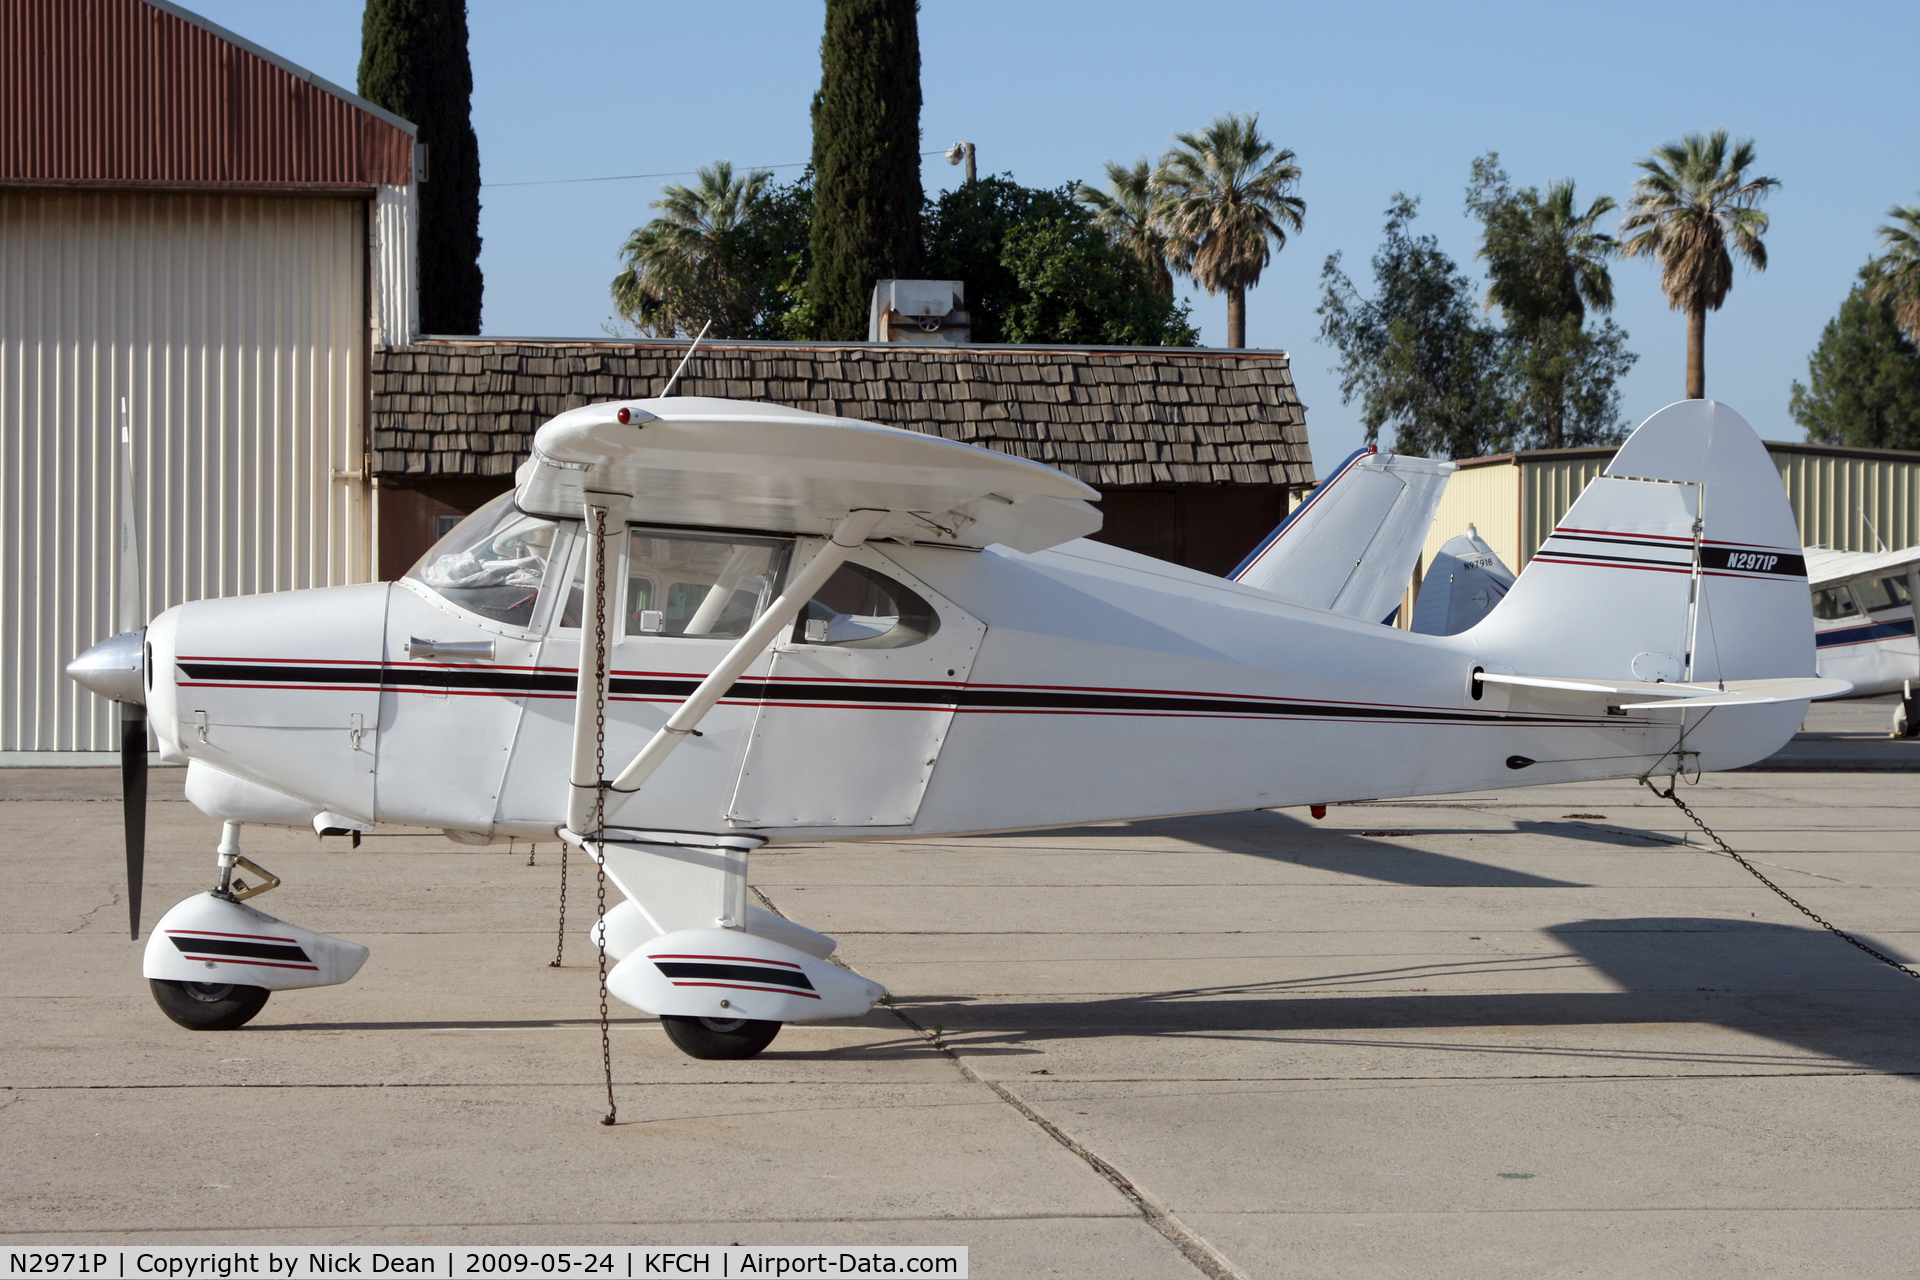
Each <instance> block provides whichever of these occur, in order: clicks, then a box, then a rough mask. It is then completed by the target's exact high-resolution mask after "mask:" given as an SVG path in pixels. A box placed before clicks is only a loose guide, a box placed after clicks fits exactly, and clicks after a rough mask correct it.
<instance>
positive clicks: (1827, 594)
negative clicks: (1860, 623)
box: [1813, 587, 1860, 622]
mask: <svg viewBox="0 0 1920 1280" xmlns="http://www.w3.org/2000/svg"><path fill="white" fill-rule="evenodd" d="M1859 613H1860V610H1859V608H1858V607H1857V606H1855V604H1854V603H1853V595H1852V593H1850V592H1849V591H1848V590H1847V589H1846V588H1845V587H1822V588H1821V589H1820V590H1818V591H1816V592H1814V593H1813V616H1814V617H1816V618H1818V619H1820V620H1821V621H1822V622H1829V621H1832V620H1833V619H1835V618H1853V617H1858V616H1859Z"/></svg>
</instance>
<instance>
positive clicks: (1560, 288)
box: [1467, 154, 1617, 449]
mask: <svg viewBox="0 0 1920 1280" xmlns="http://www.w3.org/2000/svg"><path fill="white" fill-rule="evenodd" d="M1473 167H1474V182H1473V185H1472V186H1471V187H1470V188H1469V189H1468V193H1467V207H1468V209H1470V210H1472V211H1473V212H1474V213H1475V214H1476V215H1478V216H1479V218H1480V221H1481V225H1482V227H1483V228H1484V232H1483V235H1482V238H1481V242H1480V253H1479V256H1480V257H1482V258H1485V259H1486V260H1487V272H1488V274H1489V275H1490V276H1491V277H1492V280H1493V283H1492V286H1491V287H1490V288H1489V289H1488V290H1487V306H1488V308H1493V307H1499V308H1500V309H1501V311H1502V312H1504V313H1505V314H1506V320H1507V333H1508V336H1509V337H1510V338H1511V339H1512V340H1513V341H1514V342H1515V343H1516V344H1517V345H1516V346H1515V347H1514V348H1513V354H1514V356H1515V357H1516V358H1515V361H1514V365H1513V372H1514V374H1515V375H1516V376H1515V378H1514V383H1515V385H1514V401H1513V407H1514V409H1515V411H1516V412H1517V413H1518V414H1519V415H1520V416H1521V417H1522V419H1523V420H1525V421H1526V422H1527V423H1528V424H1529V427H1530V428H1532V429H1536V430H1537V432H1538V438H1539V441H1540V446H1541V447H1543V448H1547V449H1558V448H1560V447H1561V446H1562V445H1564V444H1565V443H1566V440H1567V430H1568V418H1569V409H1570V405H1569V397H1570V395H1571V396H1573V397H1574V398H1576V399H1577V398H1578V395H1579V392H1578V390H1577V386H1578V383H1579V379H1578V378H1577V376H1576V370H1577V368H1578V367H1579V365H1580V363H1581V361H1580V357H1579V353H1580V352H1582V351H1584V350H1586V349H1588V348H1589V347H1590V346H1591V335H1589V334H1588V333H1586V331H1585V325H1586V318H1587V308H1588V307H1592V308H1593V309H1594V310H1595V311H1611V310H1613V277H1612V276H1611V275H1610V274H1609V273H1608V271H1607V259H1608V258H1610V257H1612V256H1613V254H1614V253H1615V252H1616V251H1617V246H1616V245H1615V243H1614V239H1613V237H1612V236H1610V235H1607V234H1606V233H1605V232H1602V231H1598V230H1596V229H1595V228H1596V226H1597V224H1598V223H1599V221H1600V219H1601V218H1602V217H1604V216H1606V214H1608V213H1610V212H1611V211H1612V210H1613V209H1614V207H1615V205H1614V202H1613V198H1612V197H1611V196H1600V197H1599V198H1597V199H1596V200H1594V201H1593V202H1592V203H1591V204H1589V205H1588V206H1587V209H1586V212H1584V213H1582V212H1580V211H1579V209H1578V206H1577V205H1576V203H1575V200H1574V194H1573V192H1574V184H1573V180H1572V179H1570V178H1569V179H1566V180H1563V181H1560V182H1556V183H1553V184H1551V185H1550V186H1548V188H1547V192H1546V195H1544V196H1542V195H1541V194H1540V190H1539V188H1537V187H1523V188H1521V189H1520V190H1519V191H1515V190H1513V189H1512V188H1510V187H1509V186H1508V185H1507V175H1506V174H1505V173H1504V172H1503V171H1502V170H1501V169H1500V168H1499V167H1498V158H1497V157H1496V156H1493V155H1491V154H1490V155H1487V156H1484V157H1482V158H1481V159H1479V160H1476V161H1475V162H1474V166H1473Z"/></svg>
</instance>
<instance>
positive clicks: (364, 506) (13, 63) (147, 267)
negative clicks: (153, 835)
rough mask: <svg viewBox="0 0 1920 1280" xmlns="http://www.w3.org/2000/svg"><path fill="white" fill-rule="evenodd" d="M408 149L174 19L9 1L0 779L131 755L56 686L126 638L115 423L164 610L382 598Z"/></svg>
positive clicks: (348, 110)
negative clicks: (378, 527)
mask: <svg viewBox="0 0 1920 1280" xmlns="http://www.w3.org/2000/svg"><path fill="white" fill-rule="evenodd" d="M413 135H414V129H413V126H412V125H410V124H408V123H407V122H406V121H404V120H400V119H399V118H397V117H395V116H392V115H390V114H388V113H387V112H384V111H381V110H380V109H379V108H377V107H375V106H373V105H372V104H371V103H368V102H365V101H363V100H361V99H359V98H357V97H355V96H354V95H352V94H349V93H347V92H346V91H344V90H342V89H339V88H337V87H335V86H333V85H329V84H327V83H326V82H325V81H322V80H320V79H318V78H317V77H315V76H313V75H312V74H311V73H310V72H307V71H305V70H303V69H301V68H299V67H297V66H294V65H293V64H291V63H288V62H286V61H285V60H283V59H280V58H278V57H276V56H275V55H273V54H271V53H269V52H267V51H266V50H263V49H260V48H259V47H257V46H255V45H252V44H250V43H248V42H247V41H245V40H243V39H241V38H240V37H238V36H235V35H233V34H231V33H229V32H225V31H223V30H221V29H220V28H218V27H215V26H212V25H211V24H209V23H207V22H205V21H204V20H202V19H200V18H198V17H197V16H195V15H192V14H189V13H187V12H185V11H184V10H181V9H178V8H175V7H174V6H172V5H169V4H164V3H154V2H153V0H7V2H6V3H5V4H3V5H0V510H4V511H5V513H6V529H5V533H4V535H0V564H4V572H3V573H0V636H4V641H0V760H7V761H11V762H14V763H23V762H29V761H31V760H32V759H34V758H36V757H37V756H38V755H39V753H45V752H86V751H105V750H108V749H110V748H112V747H113V746H114V745H115V739H114V732H115V730H114V727H113V725H112V724H111V723H110V712H109V709H108V708H107V707H106V705H105V704H104V703H102V702H101V701H100V700H99V699H97V698H95V697H94V696H93V695H91V694H89V693H87V692H85V691H84V690H81V689H80V688H78V687H77V686H75V685H74V684H73V683H72V682H70V681H68V680H67V679H66V678H65V676H64V674H63V672H62V668H63V667H64V665H65V663H66V662H67V660H68V659H69V658H71V657H72V656H73V655H74V654H76V653H78V652H80V651H81V650H83V649H85V648H86V647H88V646H89V645H91V644H93V643H95V642H96V641H98V640H100V639H103V638H105V637H106V636H107V635H108V634H110V633H111V632H112V631H113V630H114V610H113V607H112V601H113V598H114V595H113V593H114V589H115V583H114V580H113V575H114V573H115V571H116V570H115V563H116V561H115V557H114V555H113V554H112V552H113V542H114V527H115V521H114V509H115V494H116V493H117V491H118V486H119V468H120V449H119V438H120V417H121V408H120V406H121V402H122V401H123V400H124V401H125V402H126V405H127V416H128V419H129V421H130V422H131V426H132V430H133V443H134V458H135V462H134V470H135V479H136V482H137V486H138V491H137V495H136V499H135V515H136V521H137V523H138V526H139V528H140V530H141V534H142V539H143V548H142V550H143V552H144V555H145V561H146V565H145V572H144V581H143V583H142V587H143V594H144V597H145V600H146V605H147V610H148V613H149V615H152V614H155V613H158V612H160V611H161V610H162V609H165V608H167V607H168V606H170V605H173V604H177V603H179V602H181V601H185V600H193V599H200V598H204V597H209V596H222V595H236V594H246V593H252V592H261V591H276V590H284V589H287V588H294V587H308V586H325V585H331V584H336V583H347V582H357V581H365V580H367V579H369V578H371V577H372V576H373V574H374V571H375V564H374V554H373V521H374V512H373V510H372V494H371V489H370V486H369V484H368V481H367V479H366V465H365V463H366V456H367V453H368V445H369V442H368V439H367V421H366V405H367V397H368V389H369V383H368V376H369V367H370V366H369V359H370V354H371V350H372V349H373V348H375V347H377V346H379V345H383V344H385V343H387V342H405V341H406V340H407V339H408V338H410V337H411V336H412V334H413V330H414V327H415V321H414V316H415V315H416V314H417V304H416V301H415V284H414V274H413V273H414V248H413V236H414V227H415V221H416V219H415V217H414V212H413V211H414V208H415V186H414V172H415V171H414V164H415V160H414V150H415V148H414V138H413Z"/></svg>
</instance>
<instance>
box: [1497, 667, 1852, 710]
mask: <svg viewBox="0 0 1920 1280" xmlns="http://www.w3.org/2000/svg"><path fill="white" fill-rule="evenodd" d="M1476 679H1478V680H1480V681H1481V682H1483V683H1485V684H1507V685H1518V686H1520V687H1522V688H1528V689H1555V690H1561V691H1564V692H1567V693H1598V694H1606V695H1608V696H1609V697H1620V698H1645V699H1651V701H1644V702H1622V703H1619V704H1618V705H1619V707H1620V709H1621V710H1623V711H1625V710H1630V709H1632V708H1635V707H1686V708H1692V707H1732V706H1757V705H1759V704H1761V703H1766V702H1800V701H1803V700H1811V699H1813V698H1836V697H1839V696H1840V695H1841V694H1843V693H1846V692H1847V691H1848V690H1849V689H1852V688H1853V685H1852V684H1850V683H1849V682H1847V681H1845V680H1827V679H1822V678H1821V677H1818V676H1783V677H1778V678H1775V679H1769V680H1728V681H1726V682H1725V683H1724V684H1722V683H1717V682H1716V683H1713V684H1706V683H1696V684H1687V683H1673V682H1669V681H1664V680H1581V679H1574V678H1570V677H1566V676H1510V675H1502V674H1499V673H1496V672H1492V671H1483V672H1481V673H1480V674H1479V675H1478V676H1477V677H1476Z"/></svg>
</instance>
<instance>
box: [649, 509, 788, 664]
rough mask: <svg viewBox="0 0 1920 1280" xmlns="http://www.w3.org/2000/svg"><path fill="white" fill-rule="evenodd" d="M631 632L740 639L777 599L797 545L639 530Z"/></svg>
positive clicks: (712, 535) (782, 541) (762, 540)
mask: <svg viewBox="0 0 1920 1280" xmlns="http://www.w3.org/2000/svg"><path fill="white" fill-rule="evenodd" d="M627 537H628V542H627V598H626V634H627V635H629V636H649V635H665V636H688V637H696V636H697V637H701V638H705V639H713V640H736V639H738V638H739V637H741V636H743V635H745V634H746V631H747V628H748V627H750V626H752V625H753V620H754V619H755V618H757V617H759V616H760V611H761V610H762V609H764V608H766V607H767V605H768V604H770V603H772V601H773V597H774V592H775V589H776V588H777V587H778V586H779V584H780V576H781V574H782V573H783V572H784V571H785V569H786V566H787V552H788V550H789V548H790V547H791V546H792V544H791V543H789V542H787V541H785V540H784V539H779V538H745V537H735V536H730V535H727V534H703V533H686V532H680V531H675V532H667V531H665V530H658V529H633V530H631V531H629V533H628V535H627Z"/></svg>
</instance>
